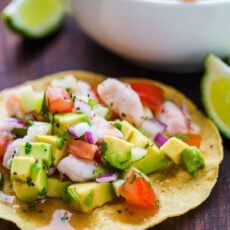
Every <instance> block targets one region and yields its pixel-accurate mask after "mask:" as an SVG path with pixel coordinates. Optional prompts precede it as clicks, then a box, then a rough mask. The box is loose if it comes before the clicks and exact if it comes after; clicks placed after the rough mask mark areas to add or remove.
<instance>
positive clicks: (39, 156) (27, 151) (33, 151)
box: [19, 142, 52, 167]
mask: <svg viewBox="0 0 230 230" xmlns="http://www.w3.org/2000/svg"><path fill="white" fill-rule="evenodd" d="M19 156H29V157H34V158H35V159H36V160H37V161H42V162H43V163H44V164H45V165H46V166H47V167H50V166H51V164H52V154H51V145H50V144H47V143H43V142H33V143H29V142H27V143H23V144H20V145H19Z"/></svg>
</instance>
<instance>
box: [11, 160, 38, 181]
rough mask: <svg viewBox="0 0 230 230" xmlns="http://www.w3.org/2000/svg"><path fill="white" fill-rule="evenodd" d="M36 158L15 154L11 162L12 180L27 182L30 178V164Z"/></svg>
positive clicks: (32, 163)
mask: <svg viewBox="0 0 230 230" xmlns="http://www.w3.org/2000/svg"><path fill="white" fill-rule="evenodd" d="M35 162H36V160H35V158H34V157H23V156H15V157H14V158H13V160H12V163H11V168H10V175H11V178H12V179H13V180H19V181H22V182H27V180H28V178H30V174H31V169H32V166H33V165H34V164H35Z"/></svg>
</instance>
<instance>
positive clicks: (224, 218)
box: [0, 0, 230, 230]
mask: <svg viewBox="0 0 230 230" xmlns="http://www.w3.org/2000/svg"><path fill="white" fill-rule="evenodd" d="M7 2H9V1H6V0H1V1H0V10H1V9H2V8H3V7H4V6H5V5H6V4H7ZM69 69H82V70H91V71H95V72H99V73H103V74H106V75H108V76H112V77H117V76H122V75H126V76H138V77H145V78H152V79H155V80H159V81H161V82H164V83H167V84H170V85H172V86H174V87H175V88H177V89H179V90H181V91H182V92H183V93H184V94H186V95H187V96H188V97H189V98H191V99H192V100H193V101H194V102H195V104H197V105H198V107H199V108H200V109H202V105H201V101H200V79H201V75H202V74H201V73H199V74H162V73H160V72H157V71H152V70H148V69H145V68H142V67H137V66H135V65H133V64H132V63H129V62H127V61H125V60H123V59H121V58H119V57H117V56H115V55H113V54H111V53H110V52H108V51H106V50H105V49H103V48H101V47H100V46H98V45H97V44H95V43H94V42H93V41H92V40H91V39H89V38H88V37H87V36H86V35H85V34H84V33H83V32H82V31H81V30H80V29H79V28H78V27H77V26H76V24H75V23H74V21H73V20H72V19H71V18H67V19H66V21H65V23H64V25H63V27H62V29H61V30H60V31H59V32H58V33H57V34H55V35H54V36H52V37H50V38H47V39H44V40H38V41H26V40H23V39H21V38H20V37H18V36H16V35H14V34H13V33H11V32H9V31H8V30H7V29H6V28H5V26H4V25H3V24H2V22H0V89H4V88H6V87H10V86H14V85H16V84H19V83H22V82H24V81H26V80H29V79H35V78H38V77H40V76H43V75H46V74H50V73H54V72H57V71H63V70H69ZM223 143H224V151H225V159H224V161H223V163H222V165H221V168H220V176H219V179H218V182H217V184H216V186H215V188H214V190H213V191H212V193H211V196H210V197H209V198H208V200H207V201H206V202H205V203H204V204H202V205H201V206H200V207H198V208H196V209H195V210H192V211H190V212H189V213H187V214H185V215H183V216H180V217H176V218H171V219H169V220H167V221H165V222H163V223H162V224H160V225H158V226H156V227H154V229H155V230H166V229H167V230H179V229H183V230H194V229H196V230H217V229H218V230H227V229H230V203H229V194H230V168H229V167H230V141H229V140H227V139H223ZM6 229H7V230H8V229H14V230H15V229H17V228H16V227H15V226H14V225H12V224H9V223H7V222H4V221H0V230H6Z"/></svg>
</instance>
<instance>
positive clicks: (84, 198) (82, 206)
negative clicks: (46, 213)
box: [67, 182, 114, 212]
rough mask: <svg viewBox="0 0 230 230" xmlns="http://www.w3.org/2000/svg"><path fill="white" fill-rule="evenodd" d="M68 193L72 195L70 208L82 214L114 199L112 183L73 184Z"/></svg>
mask: <svg viewBox="0 0 230 230" xmlns="http://www.w3.org/2000/svg"><path fill="white" fill-rule="evenodd" d="M67 192H68V194H69V195H70V206H71V207H72V208H73V209H75V210H79V211H82V212H88V211H90V210H92V209H94V208H96V207H99V206H101V205H103V204H105V203H106V202H109V201H111V200H113V198H114V192H113V188H112V185H111V183H110V182H104V183H97V182H86V183H78V184H72V185H70V186H69V187H68V189H67Z"/></svg>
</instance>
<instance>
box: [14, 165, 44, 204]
mask: <svg viewBox="0 0 230 230" xmlns="http://www.w3.org/2000/svg"><path fill="white" fill-rule="evenodd" d="M13 190H14V192H15V194H16V196H17V198H18V199H19V200H21V201H25V202H32V201H34V200H36V199H38V198H42V197H44V196H46V193H47V177H46V172H45V170H44V167H43V164H42V163H40V162H39V163H35V164H34V165H33V166H32V168H31V174H30V177H29V178H28V180H27V182H21V181H18V180H16V179H14V180H13Z"/></svg>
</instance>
